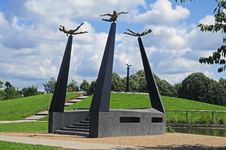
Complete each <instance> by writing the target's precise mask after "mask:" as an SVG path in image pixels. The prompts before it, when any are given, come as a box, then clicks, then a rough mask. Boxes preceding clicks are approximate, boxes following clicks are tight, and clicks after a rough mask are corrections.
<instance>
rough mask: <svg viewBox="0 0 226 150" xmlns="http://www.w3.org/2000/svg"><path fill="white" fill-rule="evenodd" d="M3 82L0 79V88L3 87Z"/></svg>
mask: <svg viewBox="0 0 226 150" xmlns="http://www.w3.org/2000/svg"><path fill="white" fill-rule="evenodd" d="M3 84H4V82H2V81H1V80H0V88H3Z"/></svg>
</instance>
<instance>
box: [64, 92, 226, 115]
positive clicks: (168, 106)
mask: <svg viewBox="0 0 226 150" xmlns="http://www.w3.org/2000/svg"><path fill="white" fill-rule="evenodd" d="M161 98H162V102H163V105H164V108H165V110H215V111H216V110H218V111H221V110H222V111H226V107H224V106H219V105H213V104H208V103H202V102H197V101H193V100H187V99H181V98H173V97H168V96H161ZM91 101H92V96H90V97H88V98H86V99H84V100H83V101H81V102H78V103H75V104H73V105H71V106H68V107H66V109H67V110H72V109H73V108H89V107H90V104H91ZM150 107H151V103H150V100H149V95H142V94H124V93H120V94H119V93H111V98H110V108H111V109H117V108H150Z"/></svg>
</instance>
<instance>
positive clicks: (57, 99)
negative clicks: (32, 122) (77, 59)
mask: <svg viewBox="0 0 226 150" xmlns="http://www.w3.org/2000/svg"><path fill="white" fill-rule="evenodd" d="M72 39H73V36H72V35H70V36H69V37H68V41H67V46H66V49H65V52H64V56H63V60H62V63H61V67H60V71H59V74H58V78H57V82H56V87H55V90H54V93H53V98H52V102H51V105H50V109H49V128H48V132H49V133H52V132H54V130H55V128H56V127H57V126H59V128H60V127H61V125H59V124H58V121H59V122H62V118H63V117H62V116H61V115H62V113H63V112H64V103H65V97H66V89H67V81H68V73H69V66H70V58H71V45H72ZM54 113H59V114H60V115H57V117H55V116H54ZM56 118H57V119H56Z"/></svg>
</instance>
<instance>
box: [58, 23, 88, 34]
mask: <svg viewBox="0 0 226 150" xmlns="http://www.w3.org/2000/svg"><path fill="white" fill-rule="evenodd" d="M83 24H84V23H82V24H80V25H79V26H78V27H77V28H76V29H75V30H69V31H68V30H66V29H65V28H64V26H62V25H60V26H61V27H60V28H59V30H60V31H62V32H64V33H66V34H67V36H68V34H70V35H72V34H73V35H76V34H83V33H88V32H87V31H84V32H76V31H77V30H78V29H79V28H80V27H81V26H82V25H83Z"/></svg>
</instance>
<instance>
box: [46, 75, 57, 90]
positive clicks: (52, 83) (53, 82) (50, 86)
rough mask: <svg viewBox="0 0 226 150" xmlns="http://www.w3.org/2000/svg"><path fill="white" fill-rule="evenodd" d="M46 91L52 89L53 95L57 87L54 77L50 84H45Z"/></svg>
mask: <svg viewBox="0 0 226 150" xmlns="http://www.w3.org/2000/svg"><path fill="white" fill-rule="evenodd" d="M43 86H44V89H45V90H46V89H51V91H50V93H53V92H54V90H55V87H56V80H55V78H54V77H51V78H50V80H49V82H46V83H45V84H43Z"/></svg>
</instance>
